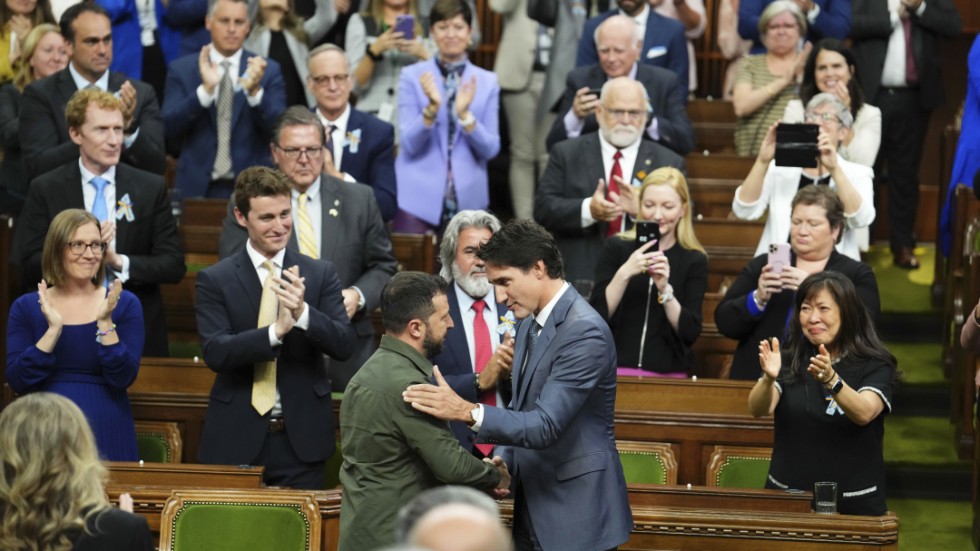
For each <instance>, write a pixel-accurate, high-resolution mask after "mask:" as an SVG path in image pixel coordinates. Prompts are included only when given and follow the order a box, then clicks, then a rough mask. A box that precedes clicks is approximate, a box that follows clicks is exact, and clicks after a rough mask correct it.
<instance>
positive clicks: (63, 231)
mask: <svg viewBox="0 0 980 551" xmlns="http://www.w3.org/2000/svg"><path fill="white" fill-rule="evenodd" d="M106 241H107V240H106V239H105V238H104V237H103V235H102V233H101V230H100V226H99V222H98V220H96V218H95V216H93V215H92V214H91V213H89V212H87V211H84V210H80V209H68V210H65V211H62V212H61V213H60V214H58V215H57V216H56V217H55V218H54V220H53V221H52V222H51V226H50V227H49V228H48V235H47V237H46V238H45V241H44V253H43V258H42V261H41V267H42V270H43V272H44V280H43V281H41V282H40V283H38V285H37V293H28V294H26V295H24V296H22V297H20V298H18V299H17V300H16V301H14V304H13V305H12V306H11V307H10V318H9V323H8V325H7V327H8V329H7V382H8V384H10V387H11V388H12V389H13V390H14V392H16V393H17V394H27V393H31V392H38V391H47V392H54V393H57V394H61V395H63V396H65V397H67V398H69V399H71V400H72V401H74V402H75V403H76V404H77V405H78V407H79V408H80V409H81V410H82V411H83V412H84V413H85V416H86V417H87V418H88V421H89V424H90V425H91V426H92V431H93V432H94V433H95V440H96V444H97V446H98V448H99V454H100V455H101V456H102V458H103V459H106V460H110V461H136V460H137V453H136V431H135V429H134V427H133V414H132V411H131V409H130V406H129V397H128V396H127V394H126V389H127V388H128V387H129V385H131V384H132V383H133V381H134V380H136V373H137V372H138V370H139V362H140V356H141V355H142V353H143V331H144V329H143V313H142V308H141V307H140V303H139V299H137V298H136V296H135V295H133V294H132V293H130V292H129V291H123V290H122V283H121V282H120V281H119V280H116V281H115V282H113V284H112V285H111V286H110V287H109V289H108V292H106V288H105V287H103V285H102V282H103V281H105V275H106V269H105V255H104V252H105V248H106Z"/></svg>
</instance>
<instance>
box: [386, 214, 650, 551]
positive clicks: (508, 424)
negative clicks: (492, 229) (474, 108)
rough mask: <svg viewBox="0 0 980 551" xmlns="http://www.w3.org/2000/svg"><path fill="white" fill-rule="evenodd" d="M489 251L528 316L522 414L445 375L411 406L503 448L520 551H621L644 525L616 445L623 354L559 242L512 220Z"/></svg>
mask: <svg viewBox="0 0 980 551" xmlns="http://www.w3.org/2000/svg"><path fill="white" fill-rule="evenodd" d="M477 255H478V256H479V257H480V258H481V259H482V260H483V261H484V262H485V263H486V265H487V274H488V276H489V278H490V281H491V282H492V283H493V285H494V287H495V289H496V294H497V300H500V301H502V302H504V303H506V304H507V306H508V307H509V308H510V310H511V311H512V312H514V315H515V316H516V317H518V318H525V319H524V321H522V322H521V324H520V326H519V327H518V329H517V344H516V346H515V349H514V358H515V362H514V376H513V384H512V390H513V393H514V398H513V400H511V403H510V406H509V407H508V408H507V409H504V408H500V407H488V406H485V405H482V404H474V403H472V402H470V401H468V400H463V399H461V398H460V397H459V396H457V395H456V394H455V393H454V392H453V391H452V389H451V388H450V387H449V385H448V384H446V381H445V380H444V379H443V378H442V377H441V376H439V375H438V374H437V375H436V380H437V385H438V386H433V385H412V386H410V387H409V388H408V389H407V391H406V393H405V397H404V399H405V401H406V402H409V403H411V404H412V407H414V408H416V409H417V410H419V411H422V412H424V413H429V414H430V415H434V416H435V417H437V418H439V419H444V420H452V421H463V422H465V423H467V424H469V425H470V426H471V430H473V431H474V432H476V434H477V441H478V442H489V443H492V444H500V445H501V449H500V450H499V452H497V453H499V454H500V456H501V458H502V459H503V460H504V463H505V464H507V465H509V466H510V470H511V472H512V473H513V475H512V484H511V488H512V493H513V495H514V530H513V533H514V543H515V547H516V548H517V549H519V550H522V551H523V550H532V549H533V550H544V551H578V550H581V551H586V550H588V551H595V550H603V549H614V548H615V547H616V546H618V545H620V544H622V543H624V542H626V540H628V539H629V533H630V530H631V529H632V527H633V519H632V515H631V512H630V506H629V500H628V498H627V493H626V481H625V479H624V477H623V469H622V464H621V463H620V461H619V454H618V453H617V451H616V440H615V439H614V437H613V411H614V406H615V401H616V346H615V344H614V343H613V337H612V334H611V333H610V332H609V326H608V325H607V324H606V322H605V321H604V320H603V319H602V317H600V316H599V314H598V313H596V311H595V310H593V309H592V307H591V306H589V303H588V302H587V301H586V300H585V299H583V298H582V297H581V296H580V295H579V294H578V293H577V292H576V291H575V289H574V288H572V287H571V286H570V285H569V284H568V283H567V282H566V281H565V279H564V270H563V265H562V254H561V253H560V252H559V251H558V247H557V245H556V244H555V240H554V238H553V237H552V236H551V235H549V234H548V232H547V231H546V230H545V229H544V228H542V227H541V226H539V225H538V224H536V223H535V222H532V221H530V220H514V221H511V222H510V223H508V224H507V225H506V226H504V227H503V228H501V229H500V231H498V232H497V233H495V234H494V235H493V237H491V238H490V240H489V241H488V242H487V243H486V244H485V245H483V246H482V247H480V250H479V252H478V253H477ZM597 503H601V504H602V506H601V507H597V506H596V504H597Z"/></svg>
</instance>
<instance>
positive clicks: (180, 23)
mask: <svg viewBox="0 0 980 551" xmlns="http://www.w3.org/2000/svg"><path fill="white" fill-rule="evenodd" d="M166 13H167V17H166V19H167V23H170V25H172V26H174V27H178V28H188V27H189V28H193V27H196V26H198V25H200V24H201V22H203V21H204V18H205V17H207V14H208V3H207V1H206V0H170V2H169V3H168V4H167V11H166Z"/></svg>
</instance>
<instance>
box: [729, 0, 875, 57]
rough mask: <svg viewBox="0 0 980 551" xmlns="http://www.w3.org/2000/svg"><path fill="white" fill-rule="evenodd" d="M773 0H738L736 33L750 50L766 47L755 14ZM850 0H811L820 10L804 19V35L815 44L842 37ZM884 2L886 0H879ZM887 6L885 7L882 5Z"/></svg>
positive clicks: (762, 50) (756, 51) (848, 19)
mask: <svg viewBox="0 0 980 551" xmlns="http://www.w3.org/2000/svg"><path fill="white" fill-rule="evenodd" d="M772 1H773V0H742V1H741V2H739V4H738V34H739V35H741V36H742V38H744V39H746V40H751V41H752V50H751V52H750V53H753V54H761V53H765V51H766V47H765V46H763V45H762V42H761V41H760V40H759V16H761V15H762V12H763V11H764V10H765V9H766V7H767V6H768V5H769V4H771V3H772ZM851 2H852V0H813V3H814V4H816V5H818V6H820V13H819V14H818V15H817V18H816V19H815V20H814V21H813V23H810V22H809V21H807V32H806V39H807V40H809V41H810V42H812V43H813V44H814V45H816V44H817V41H819V40H820V39H822V38H836V39H838V40H844V39H846V38H847V36H848V33H849V32H850V30H851ZM880 4H881V5H882V6H887V5H888V2H887V0H886V1H885V2H880ZM885 9H887V8H885Z"/></svg>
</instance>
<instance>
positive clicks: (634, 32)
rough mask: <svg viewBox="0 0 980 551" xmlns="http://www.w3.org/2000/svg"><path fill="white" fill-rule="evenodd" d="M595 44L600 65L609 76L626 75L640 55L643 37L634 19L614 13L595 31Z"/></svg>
mask: <svg viewBox="0 0 980 551" xmlns="http://www.w3.org/2000/svg"><path fill="white" fill-rule="evenodd" d="M595 46H596V51H597V52H598V53H599V65H600V66H602V71H603V72H604V73H606V76H607V77H609V78H616V77H622V76H626V75H628V74H629V73H630V70H631V69H632V68H633V64H634V63H636V60H637V59H639V57H640V50H641V49H642V48H643V37H642V36H640V29H639V27H637V26H636V23H634V22H633V20H632V19H630V18H629V17H626V16H625V15H614V16H612V17H610V18H608V19H606V20H605V21H603V22H602V24H601V25H599V27H598V28H597V29H596V31H595Z"/></svg>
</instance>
